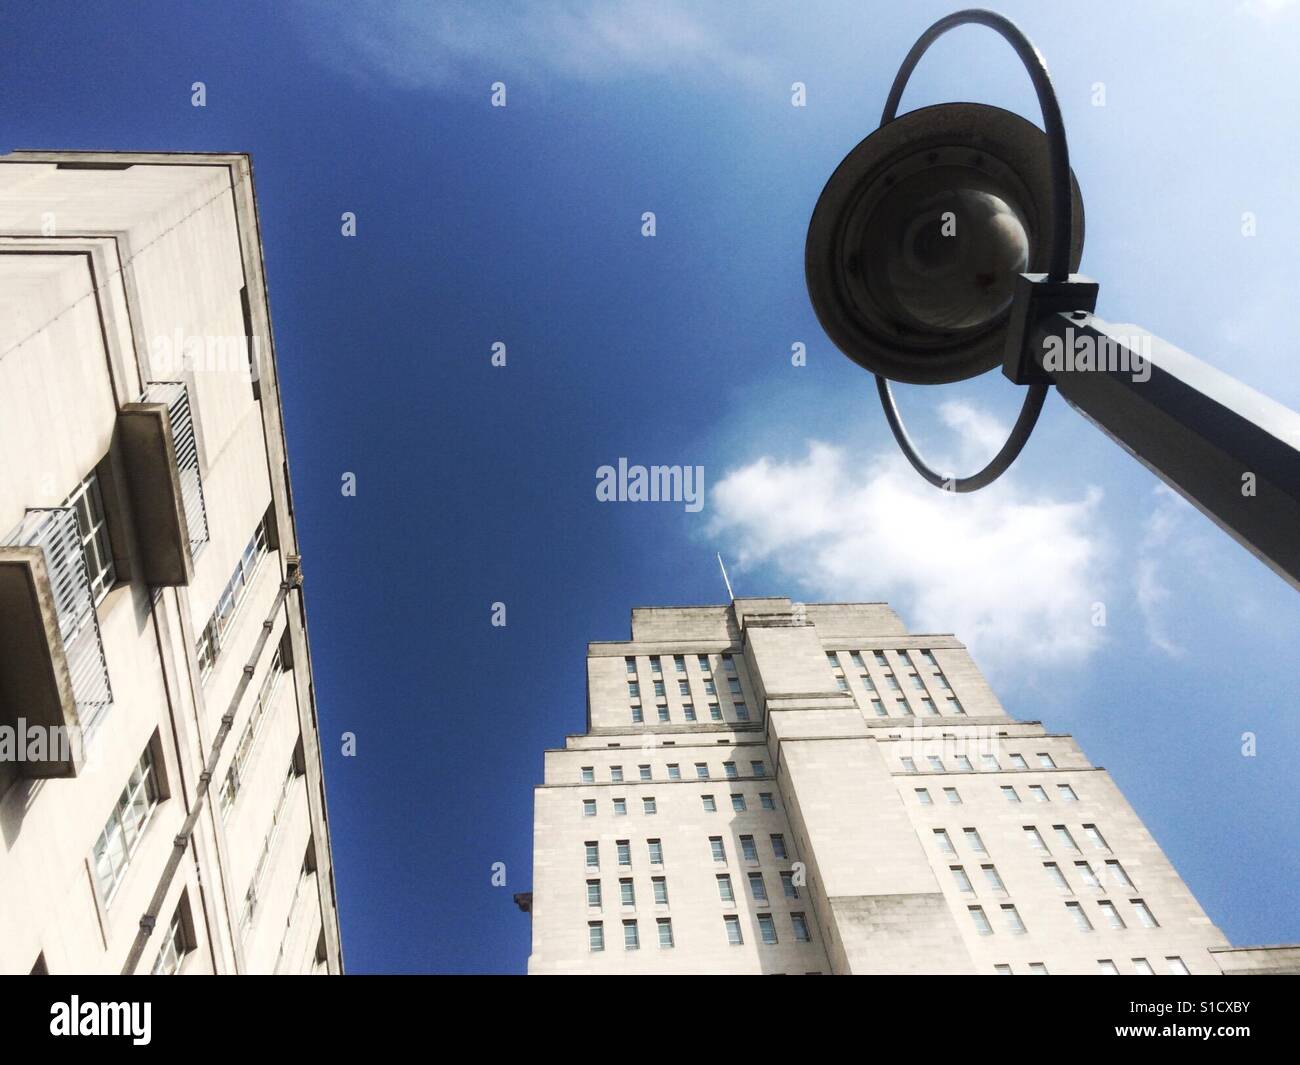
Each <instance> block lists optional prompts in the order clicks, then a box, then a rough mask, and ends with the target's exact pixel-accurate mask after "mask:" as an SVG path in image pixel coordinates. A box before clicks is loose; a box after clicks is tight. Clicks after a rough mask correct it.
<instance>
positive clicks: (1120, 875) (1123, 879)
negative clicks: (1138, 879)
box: [1106, 858, 1133, 891]
mask: <svg viewBox="0 0 1300 1065" xmlns="http://www.w3.org/2000/svg"><path fill="white" fill-rule="evenodd" d="M1106 877H1107V879H1109V880H1110V882H1111V883H1112V884H1118V885H1119V886H1120V887H1122V888H1124V890H1125V891H1132V890H1133V881H1132V880H1130V879H1129V877H1128V873H1126V872H1125V871H1124V867H1123V866H1122V865H1120V864H1119V862H1117V861H1115V860H1114V859H1113V858H1112V859H1110V860H1109V861H1107V862H1106Z"/></svg>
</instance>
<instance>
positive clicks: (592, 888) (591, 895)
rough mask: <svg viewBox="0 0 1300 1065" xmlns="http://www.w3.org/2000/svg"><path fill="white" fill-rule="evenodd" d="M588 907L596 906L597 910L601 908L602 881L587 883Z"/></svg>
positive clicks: (589, 881)
mask: <svg viewBox="0 0 1300 1065" xmlns="http://www.w3.org/2000/svg"><path fill="white" fill-rule="evenodd" d="M587 905H588V906H595V907H597V908H599V906H600V881H599V880H588V881H587Z"/></svg>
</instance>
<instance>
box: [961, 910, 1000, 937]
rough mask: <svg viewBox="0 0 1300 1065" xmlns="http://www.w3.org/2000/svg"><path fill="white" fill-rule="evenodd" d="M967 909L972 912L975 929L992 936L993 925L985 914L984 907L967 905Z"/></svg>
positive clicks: (983, 934)
mask: <svg viewBox="0 0 1300 1065" xmlns="http://www.w3.org/2000/svg"><path fill="white" fill-rule="evenodd" d="M966 909H967V910H968V911H969V912H970V919H971V920H972V921H973V922H974V923H975V931H976V932H978V933H979V934H980V935H982V936H991V935H992V934H993V926H992V925H991V924H989V919H988V917H986V916H985V914H984V907H983V906H967V907H966Z"/></svg>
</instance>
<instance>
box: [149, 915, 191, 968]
mask: <svg viewBox="0 0 1300 1065" xmlns="http://www.w3.org/2000/svg"><path fill="white" fill-rule="evenodd" d="M184 905H185V898H184V896H182V898H181V901H180V902H178V903H177V904H176V912H175V913H174V914H172V919H171V923H170V924H168V926H167V931H166V932H165V933H164V935H163V945H162V949H161V950H159V951H158V958H157V960H156V961H155V962H154V963H153V969H152V975H154V976H175V975H176V974H177V973H179V972H180V971H181V962H183V961H184V960H185V955H186V954H188V953H189V952H190V949H191V947H190V944H189V937H188V935H187V933H186V931H185V914H184V913H183V912H182V910H181V907H182V906H184Z"/></svg>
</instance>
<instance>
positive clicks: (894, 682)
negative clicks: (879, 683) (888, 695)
mask: <svg viewBox="0 0 1300 1065" xmlns="http://www.w3.org/2000/svg"><path fill="white" fill-rule="evenodd" d="M885 683H886V684H888V685H889V690H890V691H891V692H897V691H902V690H903V689H902V688H901V687H900V686H899V683H898V678H897V677H896V676H894V674H892V673H886V674H885Z"/></svg>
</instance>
